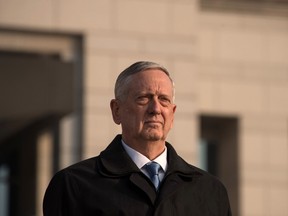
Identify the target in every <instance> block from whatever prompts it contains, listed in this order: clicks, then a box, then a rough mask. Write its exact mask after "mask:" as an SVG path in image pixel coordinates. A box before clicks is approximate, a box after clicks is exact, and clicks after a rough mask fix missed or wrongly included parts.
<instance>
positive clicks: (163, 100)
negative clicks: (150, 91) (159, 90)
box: [159, 96, 171, 106]
mask: <svg viewBox="0 0 288 216" xmlns="http://www.w3.org/2000/svg"><path fill="white" fill-rule="evenodd" d="M159 101H160V103H161V104H162V105H163V106H168V105H170V104H171V100H170V98H169V97H167V96H160V97H159Z"/></svg>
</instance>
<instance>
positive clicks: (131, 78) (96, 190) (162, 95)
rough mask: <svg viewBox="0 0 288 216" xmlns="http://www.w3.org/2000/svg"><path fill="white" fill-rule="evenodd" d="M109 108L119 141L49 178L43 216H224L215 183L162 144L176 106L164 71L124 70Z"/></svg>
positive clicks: (226, 209)
mask: <svg viewBox="0 0 288 216" xmlns="http://www.w3.org/2000/svg"><path fill="white" fill-rule="evenodd" d="M110 107H111V111H112V116H113V120H114V122H115V123H116V124H119V125H121V127H122V134H121V135H117V136H116V137H115V138H114V140H113V141H112V142H111V143H110V145H109V146H108V147H107V148H106V149H105V150H104V151H102V152H101V153H100V155H99V156H97V157H94V158H91V159H88V160H84V161H82V162H79V163H77V164H75V165H72V166H70V167H68V168H66V169H64V170H62V171H60V172H58V173H57V174H56V175H55V176H54V177H53V179H52V180H51V182H50V184H49V186H48V188H47V191H46V194H45V198H44V204H43V210H44V216H90V215H91V216H92V215H93V216H95V215H103V216H106V215H115V216H116V215H123V216H124V215H125V216H128V215H129V216H135V215H137V216H144V215H145V216H148V215H149V216H150V215H151V216H152V215H155V216H160V215H161V216H170V215H176V216H186V215H193V216H206V215H207V216H208V215H215V216H230V215H231V211H230V205H229V200H228V196H227V192H226V189H225V187H224V186H223V185H222V183H221V182H219V180H217V179H216V178H215V177H213V176H211V175H209V174H207V173H206V172H204V171H202V170H200V169H198V168H196V167H194V166H192V165H190V164H188V163H186V162H185V161H184V160H183V159H182V158H181V157H180V156H178V155H177V153H176V151H175V150H174V148H173V147H172V145H171V144H169V143H168V142H166V137H167V134H168V132H169V131H170V129H171V128H172V125H173V121H174V113H175V111H176V105H175V104H174V84H173V81H172V79H171V77H170V75H169V72H168V71H167V70H166V69H165V68H164V67H162V66H160V65H159V64H156V63H153V62H136V63H135V64H133V65H131V66H130V67H128V68H127V69H125V70H124V71H123V72H122V73H121V74H120V75H119V76H118V78H117V81H116V84H115V99H113V100H111V103H110ZM187 139H189V137H187Z"/></svg>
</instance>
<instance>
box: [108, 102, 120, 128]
mask: <svg viewBox="0 0 288 216" xmlns="http://www.w3.org/2000/svg"><path fill="white" fill-rule="evenodd" d="M119 108H120V106H119V101H118V100H117V99H112V100H111V102H110V109H111V112H112V117H113V120H114V122H115V123H116V124H118V125H119V124H121V118H120V115H119Z"/></svg>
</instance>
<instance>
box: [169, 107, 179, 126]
mask: <svg viewBox="0 0 288 216" xmlns="http://www.w3.org/2000/svg"><path fill="white" fill-rule="evenodd" d="M176 108H177V106H176V104H173V109H172V112H173V119H172V123H171V126H170V129H172V127H173V125H174V115H175V112H176Z"/></svg>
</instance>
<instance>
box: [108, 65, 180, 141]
mask: <svg viewBox="0 0 288 216" xmlns="http://www.w3.org/2000/svg"><path fill="white" fill-rule="evenodd" d="M110 106H111V110H112V115H113V119H114V122H115V123H116V124H121V126H122V137H123V139H124V141H125V142H127V143H129V142H130V143H132V142H140V143H141V142H142V143H143V142H151V141H152V142H154V141H165V139H166V137H167V134H168V132H169V130H170V129H171V128H172V125H173V120H174V113H175V110H176V105H175V104H174V84H173V81H172V79H171V77H170V75H169V72H168V71H167V70H166V69H165V68H164V67H162V66H160V65H159V64H156V63H153V62H136V63H135V64H133V65H131V66H130V67H128V68H127V69H125V70H124V71H123V72H122V73H121V74H120V75H119V76H118V78H117V81H116V84H115V99H113V100H112V101H111V104H110Z"/></svg>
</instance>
